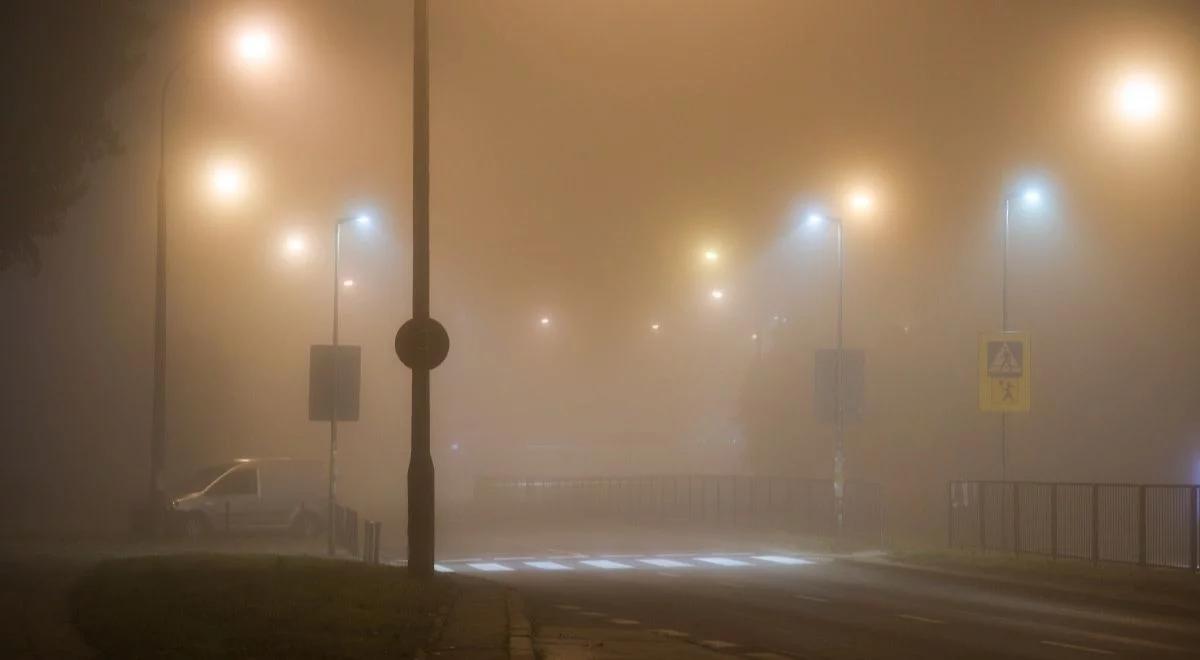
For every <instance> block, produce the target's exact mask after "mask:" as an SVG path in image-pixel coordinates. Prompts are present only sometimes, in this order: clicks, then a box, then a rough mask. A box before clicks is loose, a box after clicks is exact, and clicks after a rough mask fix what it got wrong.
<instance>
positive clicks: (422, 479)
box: [408, 0, 434, 578]
mask: <svg viewBox="0 0 1200 660" xmlns="http://www.w3.org/2000/svg"><path fill="white" fill-rule="evenodd" d="M414 5H415V6H414V19H415V20H414V28H413V220H412V222H413V280H412V283H413V295H412V308H413V319H414V320H416V321H418V322H421V321H428V320H429V16H428V7H427V2H426V0H415V1H414ZM429 371H430V370H429V368H428V367H422V366H418V367H414V368H413V369H412V446H411V452H410V455H409V462H408V572H409V574H410V575H412V576H414V577H421V578H427V577H431V576H432V575H433V545H434V536H433V534H434V525H433V457H432V456H431V455H430V452H429V405H430V402H429Z"/></svg>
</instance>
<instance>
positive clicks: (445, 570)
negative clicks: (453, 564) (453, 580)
mask: <svg viewBox="0 0 1200 660" xmlns="http://www.w3.org/2000/svg"><path fill="white" fill-rule="evenodd" d="M433 570H435V571H437V572H438V573H453V572H454V569H453V568H450V567H449V566H442V565H441V564H434V565H433Z"/></svg>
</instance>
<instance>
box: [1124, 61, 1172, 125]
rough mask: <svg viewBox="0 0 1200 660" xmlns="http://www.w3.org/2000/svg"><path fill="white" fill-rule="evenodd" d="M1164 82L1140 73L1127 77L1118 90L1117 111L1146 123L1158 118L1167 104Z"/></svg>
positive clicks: (1125, 116)
mask: <svg viewBox="0 0 1200 660" xmlns="http://www.w3.org/2000/svg"><path fill="white" fill-rule="evenodd" d="M1165 96H1166V95H1165V92H1164V91H1163V86H1162V83H1161V82H1159V81H1158V80H1157V79H1156V78H1154V77H1152V76H1150V75H1148V74H1145V73H1138V74H1134V75H1131V76H1129V77H1127V78H1126V79H1125V80H1124V81H1122V82H1121V84H1120V85H1118V86H1117V90H1116V105H1117V112H1119V113H1120V115H1121V116H1122V117H1123V118H1125V119H1126V120H1128V121H1131V122H1135V123H1139V124H1141V123H1146V122H1149V121H1153V120H1154V119H1157V118H1158V117H1159V116H1160V115H1161V114H1162V112H1163V108H1164V106H1165V105H1166V98H1165Z"/></svg>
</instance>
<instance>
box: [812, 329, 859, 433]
mask: <svg viewBox="0 0 1200 660" xmlns="http://www.w3.org/2000/svg"><path fill="white" fill-rule="evenodd" d="M866 364H867V357H866V354H865V353H863V352H862V351H861V350H858V349H842V374H841V378H840V380H841V391H842V421H846V422H858V421H862V418H863V412H864V411H865V408H866V401H865V399H866V383H867V381H866ZM838 381H839V378H838V365H837V349H833V348H822V349H818V350H817V353H816V356H815V357H814V361H813V399H814V401H813V408H814V410H815V411H816V414H817V419H818V420H820V421H822V422H829V423H833V422H836V421H837V397H836V396H835V395H834V393H835V392H836V391H837V390H838V387H837V383H838Z"/></svg>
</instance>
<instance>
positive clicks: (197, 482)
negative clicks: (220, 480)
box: [183, 463, 237, 493]
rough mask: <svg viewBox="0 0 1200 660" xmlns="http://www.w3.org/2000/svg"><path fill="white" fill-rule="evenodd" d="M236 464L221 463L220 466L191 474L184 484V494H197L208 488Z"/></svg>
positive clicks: (211, 466) (202, 469)
mask: <svg viewBox="0 0 1200 660" xmlns="http://www.w3.org/2000/svg"><path fill="white" fill-rule="evenodd" d="M235 465H237V463H221V464H220V465H210V466H208V467H204V468H200V469H199V470H196V471H195V472H193V473H192V476H191V477H189V478H188V480H187V481H185V482H184V484H183V486H184V489H185V490H184V491H183V492H184V493H198V492H200V491H202V490H204V489H205V488H207V487H208V485H209V484H211V483H212V482H213V481H216V479H217V477H219V476H221V475H222V474H225V473H226V472H228V471H229V469H230V468H232V467H233V466H235Z"/></svg>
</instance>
